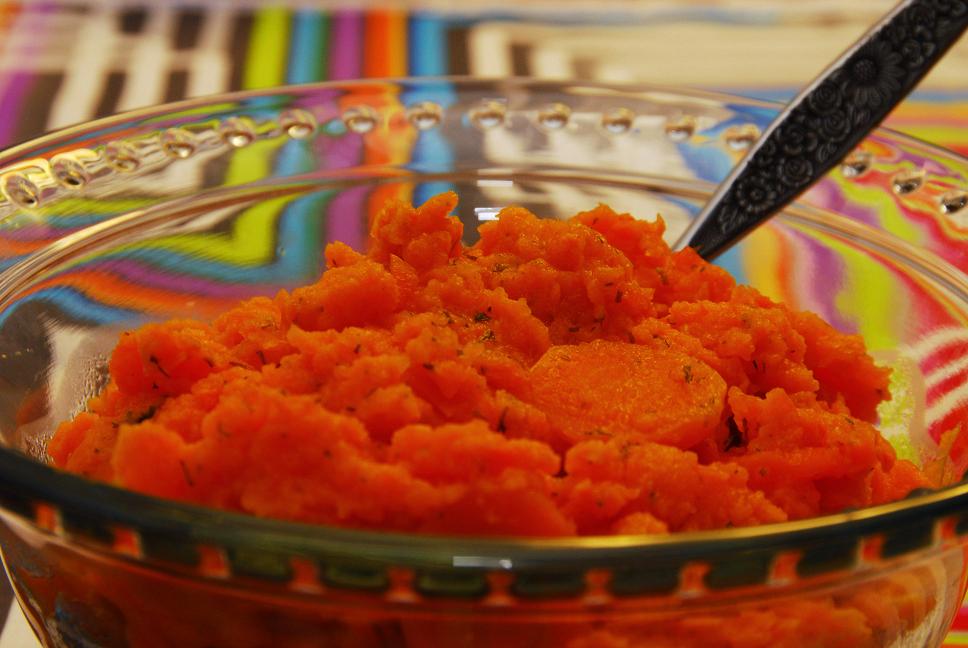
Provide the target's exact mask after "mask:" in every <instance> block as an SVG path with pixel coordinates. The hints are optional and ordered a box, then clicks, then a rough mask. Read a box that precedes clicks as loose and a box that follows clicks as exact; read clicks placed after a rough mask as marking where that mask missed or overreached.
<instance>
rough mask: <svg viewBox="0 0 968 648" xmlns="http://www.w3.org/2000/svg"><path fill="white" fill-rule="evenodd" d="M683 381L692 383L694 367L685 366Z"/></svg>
mask: <svg viewBox="0 0 968 648" xmlns="http://www.w3.org/2000/svg"><path fill="white" fill-rule="evenodd" d="M682 379H683V380H685V381H686V382H687V383H691V382H692V365H685V366H684V367H683V368H682Z"/></svg>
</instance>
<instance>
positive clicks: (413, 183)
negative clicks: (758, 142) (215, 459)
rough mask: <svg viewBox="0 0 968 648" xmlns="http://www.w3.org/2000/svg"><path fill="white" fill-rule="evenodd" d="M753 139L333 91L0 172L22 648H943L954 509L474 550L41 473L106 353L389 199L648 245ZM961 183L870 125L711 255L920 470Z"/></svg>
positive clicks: (7, 473) (288, 275)
mask: <svg viewBox="0 0 968 648" xmlns="http://www.w3.org/2000/svg"><path fill="white" fill-rule="evenodd" d="M775 114H776V107H774V106H772V105H770V104H764V103H760V102H755V101H750V100H745V99H740V98H735V97H726V96H717V95H710V94H703V93H696V92H689V91H682V90H675V89H668V88H650V87H635V88H632V87H606V86H592V85H585V84H574V83H552V82H543V83H539V82H530V81H524V80H514V81H470V80H404V81H387V82H359V83H334V84H320V85H313V86H302V87H293V88H284V89H278V90H272V91H263V92H254V93H246V94H235V95H226V96H223V97H217V98H210V99H206V100H198V101H191V102H184V103H181V104H173V105H171V106H164V107H159V108H153V109H148V110H144V111H140V112H137V113H130V114H127V115H122V116H119V117H115V118H111V119H108V120H102V121H100V122H94V123H91V124H86V125H82V126H78V127H75V128H73V129H68V130H66V131H62V132H60V133H56V134H54V135H51V136H48V137H45V138H42V139H39V140H36V141H34V142H30V143H27V144H24V145H22V146H19V147H17V148H15V149H12V150H9V151H7V152H5V153H4V154H2V155H0V167H2V168H0V193H2V200H0V219H2V220H0V255H2V257H0V263H2V268H3V274H2V275H0V436H2V440H3V444H4V446H5V447H4V448H2V449H0V503H2V510H0V521H2V524H0V549H2V551H3V556H4V560H5V564H6V567H7V570H8V573H9V574H10V576H11V579H12V582H13V584H14V586H15V589H16V591H17V595H18V598H19V600H20V601H21V604H22V605H23V607H24V609H25V611H26V612H27V615H28V618H29V620H30V621H31V624H32V625H33V627H34V628H35V630H36V631H37V632H38V634H39V635H40V636H41V638H42V639H43V641H44V642H45V643H46V644H47V645H53V646H73V645H98V646H125V645H131V646H168V645H178V646H196V645H197V646H213V645H214V646H223V645H232V646H261V645H269V644H270V643H274V644H277V645H287V646H303V645H305V646H310V645H311V646H318V645H322V646H362V647H369V646H408V647H411V646H414V647H416V646H448V647H463V646H467V647H475V648H476V647H484V646H502V647H504V646H522V647H524V646H528V647H532V646H533V647H544V646H549V647H550V646H556V647H557V646H566V647H568V648H591V647H598V646H601V647H603V648H605V647H613V646H614V647H618V646H639V645H642V646H645V645H649V646H651V645H664V644H660V643H657V642H660V641H669V642H673V643H674V644H675V645H681V646H693V645H695V646H718V645H723V646H753V645H764V646H766V645H791V646H799V645H803V646H813V645H823V646H827V645H845V646H848V645H849V646H860V645H870V646H880V645H883V646H887V645H893V646H936V645H940V642H941V639H942V637H943V636H944V631H945V629H946V627H947V625H948V624H949V623H950V621H951V619H952V618H953V615H954V613H955V611H956V610H957V608H958V605H959V604H960V601H961V594H962V592H963V589H964V584H965V569H966V566H968V565H966V561H965V550H964V547H965V537H966V535H968V486H965V485H959V484H953V485H951V487H950V488H947V489H944V490H942V491H938V492H934V493H925V494H917V495H915V496H914V497H912V498H909V499H908V500H905V501H904V502H900V503H896V504H893V505H889V506H885V507H878V508H875V509H868V510H864V511H857V512H851V513H846V514H843V515H838V516H830V517H827V518H820V519H816V520H809V521H804V522H798V523H789V524H783V525H773V526H769V527H762V528H757V529H733V530H727V531H722V532H716V533H701V534H684V535H679V536H674V537H617V538H583V539H580V540H555V541H528V542H523V541H513V540H506V541H475V540H470V539H458V538H426V537H414V536H400V535H391V534H378V533H364V532H354V531H347V530H337V529H331V528H323V527H307V526H302V525H297V524H289V523H280V522H273V521H268V520H257V519H253V518H247V517H244V516H239V515H234V514H228V513H222V512H214V511H208V510H205V509H200V508H196V507H191V506H186V505H179V504H174V503H170V502H162V501H159V500H155V499H152V498H148V497H144V496H141V495H137V494H134V493H128V492H123V491H119V490H117V489H114V488H112V487H110V486H107V485H103V484H94V483H89V482H86V481H84V480H81V479H79V478H77V477H74V476H71V475H66V474H62V473H58V472H56V471H54V470H52V469H50V468H49V467H47V466H46V465H44V464H45V462H46V455H45V451H44V445H45V442H46V440H47V438H49V436H50V434H51V433H52V431H53V429H54V427H55V425H56V423H57V422H58V421H60V420H63V419H64V418H66V417H69V416H71V415H72V414H74V413H76V412H77V411H79V409H80V408H81V407H83V404H84V402H85V400H86V399H87V398H88V397H90V396H91V395H92V394H94V393H95V392H96V391H97V390H98V389H99V388H100V386H102V385H103V384H104V381H105V364H106V358H107V354H108V353H109V352H110V348H111V346H112V345H113V344H114V342H115V340H116V339H117V335H118V333H119V332H120V331H121V330H124V329H126V328H131V327H133V326H136V325H138V324H140V323H143V322H145V321H152V320H163V319H167V318H171V317H182V316H192V317H202V318H207V317H210V316H212V315H214V314H215V313H217V312H218V311H220V310H222V309H224V308H225V307H227V306H229V305H230V304H232V303H234V302H236V301H237V300H239V299H242V298H245V297H248V296H253V295H262V294H273V293H275V292H276V291H277V290H279V289H281V288H292V287H294V286H297V285H300V284H304V283H306V282H309V281H312V280H314V279H315V278H316V277H318V276H319V273H320V272H321V271H322V249H323V246H324V245H325V244H326V242H328V241H333V240H341V241H345V242H347V243H350V244H351V245H354V246H356V247H362V246H363V245H364V243H365V232H366V223H367V220H368V218H369V217H370V216H371V215H372V214H373V213H375V211H376V210H377V209H379V206H380V205H381V204H382V203H383V202H384V201H385V200H387V199H389V198H404V199H407V200H412V201H414V202H421V201H422V200H424V199H426V198H427V197H429V196H431V195H433V194H434V193H436V192H439V191H441V190H446V189H454V190H456V191H457V193H458V194H459V196H460V198H461V203H460V206H459V207H458V210H457V215H458V216H459V217H460V218H461V219H462V221H463V222H464V224H465V232H466V237H467V240H468V242H470V241H472V240H473V239H474V237H475V233H476V227H477V225H478V224H479V223H481V222H485V221H487V220H489V219H493V218H494V217H495V214H496V213H497V210H498V209H499V208H500V207H502V206H504V205H507V204H511V203H515V204H522V205H524V206H526V207H529V208H530V209H531V210H533V211H534V212H536V213H538V214H539V215H541V216H545V217H549V218H562V217H567V216H569V215H571V214H572V213H574V212H576V211H578V210H581V209H587V208H589V207H592V206H594V205H595V204H596V203H598V202H605V203H608V204H610V205H612V206H613V207H614V208H616V209H617V210H620V211H629V212H631V213H633V214H635V215H636V216H638V217H640V218H650V219H651V218H653V217H654V216H655V214H657V213H661V214H662V216H663V217H664V218H665V219H666V222H667V223H668V226H669V239H670V241H671V240H672V239H674V238H675V237H676V235H677V234H678V232H680V231H682V230H683V229H684V227H685V225H686V223H687V222H688V220H689V218H691V217H692V216H693V215H694V214H695V213H696V212H697V211H698V207H699V206H700V205H701V204H702V202H703V201H704V200H705V199H706V197H708V195H709V194H710V193H711V190H712V188H713V187H714V185H715V183H716V182H718V181H719V180H720V179H722V178H723V177H724V176H725V175H726V173H727V172H728V170H729V168H730V167H731V166H732V165H733V164H734V163H735V162H736V160H738V159H739V157H740V156H741V155H742V154H743V152H744V151H745V149H746V148H747V147H748V146H749V145H750V144H751V143H752V141H754V140H755V138H756V137H757V135H758V132H759V130H760V129H762V128H764V127H765V126H766V124H768V123H769V121H770V119H771V118H772V117H773V116H774V115H775ZM966 189H968V161H966V160H964V159H962V158H959V157H957V156H956V155H954V154H951V153H948V152H945V151H942V150H939V149H937V148H934V147H931V146H929V145H926V144H924V143H921V142H918V141H915V140H912V139H909V138H905V137H903V136H900V135H898V134H896V133H890V132H884V131H881V132H878V133H877V134H875V135H874V136H873V137H871V138H870V139H868V140H867V141H866V142H865V143H864V144H863V145H862V146H861V147H860V148H859V149H858V151H856V152H855V153H854V154H852V155H851V156H850V157H849V158H848V159H847V160H845V161H844V163H843V164H842V165H841V167H840V168H839V169H837V170H836V171H834V172H833V173H831V174H830V175H829V176H828V177H827V178H826V179H825V180H824V181H822V182H821V183H820V184H819V185H818V186H816V187H815V188H814V189H813V190H811V191H810V193H809V194H807V195H806V196H804V198H803V199H802V200H801V201H800V202H799V203H797V204H796V205H794V206H793V207H791V208H790V209H789V210H787V212H786V213H785V214H784V215H783V216H782V217H780V218H777V219H775V220H774V221H772V222H770V223H768V224H767V225H765V226H764V227H762V228H761V229H759V230H758V231H756V232H755V233H754V234H753V235H752V236H750V237H749V238H748V239H746V240H745V241H743V242H742V243H741V244H740V245H738V246H737V247H736V248H734V249H733V250H731V251H730V252H729V253H727V254H726V255H724V256H723V257H722V258H721V259H720V260H719V263H721V264H722V265H724V266H725V267H727V268H728V269H729V270H730V271H731V272H732V273H733V274H734V275H735V276H736V277H737V279H739V280H740V281H741V282H744V283H749V284H752V285H753V286H755V287H756V288H758V289H759V290H761V291H762V292H764V293H765V294H767V295H768V296H770V297H773V298H776V299H780V300H783V301H785V302H787V303H788V304H790V305H792V306H793V307H795V308H801V309H809V310H812V311H815V312H817V313H819V314H820V315H822V316H823V317H824V318H825V319H827V320H828V321H830V322H831V323H832V324H833V325H834V326H836V327H837V328H839V329H841V330H843V331H847V332H856V333H860V334H862V335H863V336H864V337H865V339H866V340H867V342H868V345H869V347H870V348H871V349H872V350H873V352H874V354H875V355H876V356H877V357H878V359H879V360H880V361H882V362H884V363H886V364H889V365H890V366H892V367H893V368H894V370H895V371H894V377H893V384H892V391H893V393H894V399H893V400H892V401H891V402H889V403H887V404H886V405H885V406H884V407H883V408H882V409H881V411H880V415H881V429H882V430H883V431H884V433H885V435H886V436H887V437H888V438H889V439H890V440H891V442H892V444H893V445H894V446H895V448H896V449H897V451H898V453H899V454H900V455H901V456H903V457H906V458H909V459H912V460H914V461H916V462H919V463H920V462H924V461H932V460H936V459H937V458H939V457H948V455H949V454H950V457H948V459H949V462H948V463H949V465H950V466H951V467H952V469H951V471H950V472H951V474H952V475H954V474H956V473H960V470H961V469H962V468H963V460H964V458H963V457H962V456H961V455H960V454H959V453H958V452H957V448H956V449H955V450H954V451H953V450H952V449H951V448H949V447H948V445H947V444H946V443H944V437H943V435H944V433H945V432H947V431H949V430H952V429H955V428H957V426H959V425H968V363H966V362H965V358H966V357H968V327H966V322H968V282H966V279H965V274H964V272H965V270H966V269H968V207H966V205H965V203H966V193H965V192H966ZM952 481H954V478H952ZM783 633H787V634H789V636H790V637H792V638H788V639H784V638H783V637H784V636H785V635H784V634H783ZM834 639H836V640H837V641H840V642H841V643H840V644H831V643H830V641H832V640H834ZM757 641H760V642H761V643H757ZM784 641H787V643H783V642H784ZM763 642H765V643H763ZM670 645H671V644H670Z"/></svg>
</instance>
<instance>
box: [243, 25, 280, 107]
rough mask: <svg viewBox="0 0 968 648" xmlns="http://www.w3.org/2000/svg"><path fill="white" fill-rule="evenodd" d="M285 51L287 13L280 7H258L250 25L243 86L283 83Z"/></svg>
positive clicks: (248, 87)
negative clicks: (250, 32)
mask: <svg viewBox="0 0 968 648" xmlns="http://www.w3.org/2000/svg"><path fill="white" fill-rule="evenodd" d="M288 53H289V12H288V11H286V10H285V9H280V8H267V9H260V10H259V11H258V12H257V13H256V15H255V19H254V21H253V24H252V36H251V40H250V41H249V51H248V53H247V55H246V57H245V73H244V74H243V76H242V87H243V88H246V89H252V88H271V87H272V86H277V85H282V83H283V82H284V80H285V70H286V58H287V55H288Z"/></svg>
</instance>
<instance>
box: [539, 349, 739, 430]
mask: <svg viewBox="0 0 968 648" xmlns="http://www.w3.org/2000/svg"><path fill="white" fill-rule="evenodd" d="M531 377H532V380H533V388H534V394H535V401H536V403H535V404H536V405H537V406H538V407H539V408H540V409H542V410H544V411H545V412H546V413H547V414H548V419H549V420H550V421H551V422H552V424H553V425H556V426H557V427H558V428H559V430H560V431H561V432H562V433H563V434H564V435H566V436H567V437H568V438H569V440H570V441H572V442H577V441H579V440H581V439H582V438H589V437H610V436H624V435H633V436H635V437H638V438H639V439H641V440H646V441H652V442H655V443H662V444H666V445H674V446H677V447H679V448H689V447H692V446H693V445H695V444H696V443H699V442H700V441H701V440H702V439H703V438H705V437H706V436H708V435H709V434H710V433H711V431H712V430H713V428H715V426H716V425H718V424H719V422H720V418H721V415H722V411H723V404H724V402H725V397H726V382H725V381H724V380H723V379H722V377H721V376H720V375H719V374H717V373H716V372H715V371H713V370H712V369H711V368H710V367H709V365H707V364H705V363H704V362H702V361H700V360H697V359H696V358H694V357H692V356H689V355H686V354H685V353H682V352H679V351H673V350H671V349H654V348H649V347H645V346H640V345H633V344H628V343H622V342H611V341H605V340H595V341H594V342H589V343H587V344H579V345H559V346H554V347H552V348H550V349H549V350H548V351H547V352H546V353H545V354H544V355H543V356H542V357H541V359H540V360H538V362H537V363H535V365H534V366H533V367H532V368H531Z"/></svg>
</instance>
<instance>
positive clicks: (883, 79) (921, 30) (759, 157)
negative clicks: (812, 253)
mask: <svg viewBox="0 0 968 648" xmlns="http://www.w3.org/2000/svg"><path fill="white" fill-rule="evenodd" d="M966 28H968V0H904V1H903V2H901V3H900V4H898V5H897V6H896V7H894V9H892V10H891V11H890V12H889V13H888V14H887V15H885V16H884V17H883V18H882V19H881V20H880V21H878V22H877V23H876V24H875V25H874V26H873V27H872V28H871V29H870V30H869V31H868V32H867V33H865V34H864V35H863V36H862V37H861V39H860V40H858V41H857V42H856V43H855V44H854V45H853V46H851V47H850V48H849V49H848V50H847V51H846V52H844V53H843V54H841V55H840V57H839V58H838V59H837V60H836V61H834V63H833V64H832V65H830V67H828V68H827V69H826V70H825V71H824V72H823V73H822V74H821V75H820V76H818V77H817V78H816V79H814V80H813V82H811V83H810V85H808V86H807V87H806V88H805V89H804V90H802V91H801V92H800V94H798V95H797V96H796V97H795V98H794V99H793V101H791V102H790V103H789V104H788V105H787V107H786V108H785V109H784V110H783V112H781V113H780V114H779V115H778V116H777V117H776V119H774V120H773V122H772V123H771V124H770V125H769V127H767V129H766V132H764V133H763V135H762V136H761V137H760V139H759V140H758V141H757V142H756V143H755V144H754V145H753V147H752V148H751V149H750V150H749V152H748V153H747V154H746V156H745V157H744V158H743V159H742V160H741V161H740V163H739V164H737V165H736V166H735V167H734V168H733V170H732V172H731V173H730V174H729V176H727V177H726V179H725V180H724V181H723V182H722V183H721V184H720V185H719V187H718V188H717V190H716V193H715V194H713V197H712V198H711V199H710V200H709V202H708V203H706V205H705V207H703V209H702V211H701V212H700V213H699V216H697V217H696V218H695V219H694V220H693V221H692V223H691V224H690V226H689V228H688V229H687V230H686V232H685V233H684V234H683V235H682V236H681V237H680V238H679V240H678V241H677V242H676V244H675V246H674V247H675V249H677V250H680V249H682V248H684V247H687V246H691V247H693V248H695V249H696V251H697V252H698V253H699V254H700V255H701V256H702V257H704V258H705V259H713V258H715V257H716V256H718V255H719V254H721V253H722V252H724V251H726V250H727V249H729V248H730V247H731V246H732V245H733V244H734V243H736V242H737V241H739V240H740V239H741V238H742V237H743V236H745V235H746V234H748V233H749V232H750V230H752V229H753V228H754V227H756V226H757V225H759V224H760V223H762V222H763V221H765V220H766V219H768V218H770V217H771V216H773V215H774V214H775V213H776V212H778V211H779V210H780V209H782V208H783V207H785V206H786V205H787V204H789V203H790V202H792V201H793V200H794V199H795V198H796V197H797V196H799V195H800V194H801V193H803V192H804V191H805V190H806V189H807V188H808V187H810V186H811V185H812V184H813V183H814V182H816V181H817V180H819V179H820V178H821V177H823V175H824V174H825V173H826V172H827V171H829V170H830V168H831V167H833V166H834V165H835V164H837V163H838V162H839V161H840V160H841V159H842V158H843V157H844V156H845V155H846V154H847V153H848V152H850V151H851V150H852V149H853V148H854V147H855V146H856V145H857V144H858V143H859V142H860V141H861V140H862V139H864V137H866V136H867V134H868V133H870V132H871V131H872V130H874V128H875V127H876V126H877V125H878V124H880V123H881V121H882V120H883V119H884V118H885V117H886V116H887V114H888V113H889V112H890V111H891V109H893V108H894V106H896V105H897V104H898V103H900V102H901V100H902V99H904V97H905V96H907V94H908V93H909V92H910V91H911V90H912V89H913V88H914V87H915V86H916V85H917V84H918V82H919V81H920V80H921V78H922V77H924V75H925V74H927V73H928V71H929V70H930V69H931V68H932V67H933V66H934V64H935V63H937V61H938V60H939V59H941V57H942V56H944V54H945V52H947V51H948V49H949V48H950V47H951V46H952V45H953V44H954V43H955V42H956V41H957V40H958V38H959V37H960V36H961V34H962V33H963V32H964V31H965V29H966Z"/></svg>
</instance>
